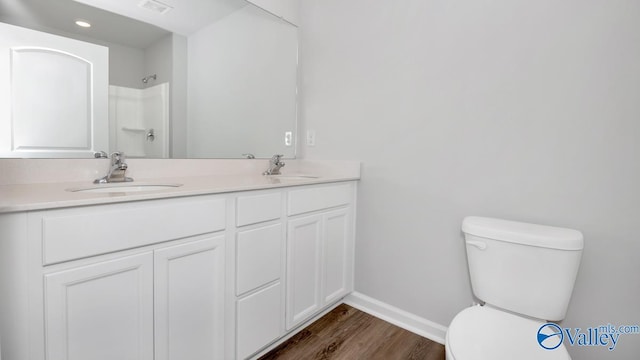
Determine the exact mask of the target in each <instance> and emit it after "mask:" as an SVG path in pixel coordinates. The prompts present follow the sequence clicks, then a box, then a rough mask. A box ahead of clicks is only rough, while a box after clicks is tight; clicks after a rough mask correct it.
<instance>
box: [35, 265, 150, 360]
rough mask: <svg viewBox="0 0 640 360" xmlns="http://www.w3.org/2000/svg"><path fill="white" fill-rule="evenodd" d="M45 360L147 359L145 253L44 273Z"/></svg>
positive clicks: (148, 358)
mask: <svg viewBox="0 0 640 360" xmlns="http://www.w3.org/2000/svg"><path fill="white" fill-rule="evenodd" d="M44 283H45V309H46V312H45V313H46V327H45V329H46V330H45V336H46V351H47V359H48V360H86V359H92V360H113V359H119V360H152V359H153V256H152V254H151V253H144V254H139V255H133V256H128V257H124V258H120V259H117V260H112V261H105V262H101V263H97V264H92V265H87V266H81V267H78V268H74V269H71V270H65V271H60V272H56V273H51V274H46V275H45V277H44Z"/></svg>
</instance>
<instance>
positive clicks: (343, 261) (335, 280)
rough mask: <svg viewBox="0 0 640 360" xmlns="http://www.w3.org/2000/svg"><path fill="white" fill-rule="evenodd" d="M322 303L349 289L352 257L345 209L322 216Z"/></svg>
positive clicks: (348, 217) (348, 224)
mask: <svg viewBox="0 0 640 360" xmlns="http://www.w3.org/2000/svg"><path fill="white" fill-rule="evenodd" d="M323 217H324V219H323V220H324V225H323V230H324V239H323V240H324V244H323V246H324V252H323V256H322V258H323V259H322V260H323V283H322V301H323V305H326V304H329V303H332V302H334V301H336V300H338V299H340V298H341V297H343V296H345V295H346V294H347V293H348V292H349V291H351V287H352V286H351V282H352V281H351V278H352V271H351V269H352V265H351V259H352V258H353V256H352V252H351V244H352V242H351V241H350V239H351V226H350V223H351V222H350V216H349V211H348V210H347V209H341V210H336V211H332V212H329V213H327V214H325V215H324V216H323Z"/></svg>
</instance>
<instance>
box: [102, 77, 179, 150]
mask: <svg viewBox="0 0 640 360" xmlns="http://www.w3.org/2000/svg"><path fill="white" fill-rule="evenodd" d="M151 79H153V80H156V75H155V74H153V75H149V76H147V77H145V78H144V79H143V80H142V82H143V83H144V82H148V81H149V80H151ZM169 93H170V92H169V83H168V82H164V83H161V84H157V85H153V86H149V87H146V88H143V89H137V88H129V87H123V86H115V85H111V86H109V126H110V136H109V140H110V144H109V148H113V149H118V150H119V151H122V152H124V153H125V154H127V157H129V158H145V157H152V158H167V157H169V101H170V99H169Z"/></svg>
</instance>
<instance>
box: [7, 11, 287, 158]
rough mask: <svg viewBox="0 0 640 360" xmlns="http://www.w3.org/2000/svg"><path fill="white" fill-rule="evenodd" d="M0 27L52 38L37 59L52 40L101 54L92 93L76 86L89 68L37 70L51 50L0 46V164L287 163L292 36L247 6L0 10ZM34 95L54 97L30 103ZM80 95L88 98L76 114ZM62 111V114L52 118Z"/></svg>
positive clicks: (86, 83) (85, 84)
mask: <svg viewBox="0 0 640 360" xmlns="http://www.w3.org/2000/svg"><path fill="white" fill-rule="evenodd" d="M185 4H186V5H185ZM91 5H93V6H91ZM163 6H165V7H166V8H162V7H163ZM98 7H100V8H102V9H99V8H98ZM103 9H104V10H103ZM107 10H109V11H107ZM116 13H118V14H121V15H118V14H116ZM123 15H127V16H123ZM76 20H84V21H86V22H89V23H90V24H91V27H89V28H82V27H79V26H77V25H76V24H75V21H76ZM141 20H142V21H141ZM0 22H2V23H4V24H0V25H3V26H8V25H7V24H11V25H15V26H19V27H22V28H27V29H32V30H37V31H38V32H44V33H48V34H53V35H55V37H56V38H55V39H53V40H48V39H44V40H41V41H42V44H44V45H39V46H36V48H39V49H44V48H49V45H50V44H51V43H53V42H56V41H57V39H73V41H76V40H79V41H80V42H82V43H91V44H95V45H98V46H96V47H95V49H91V51H93V52H95V53H96V55H95V56H98V57H100V56H102V55H100V54H101V50H100V49H103V48H108V50H106V51H108V55H106V56H107V57H108V69H106V72H105V73H104V78H105V80H104V84H102V83H101V82H100V81H99V80H100V79H99V78H98V79H97V80H96V79H92V78H87V79H85V75H84V74H87V73H88V74H92V75H91V76H93V74H94V73H97V72H98V71H97V70H96V69H97V68H98V66H97V65H95V63H90V65H86V64H85V65H86V66H85V65H77V66H76V65H69V67H70V68H74V69H75V68H77V70H69V71H76V73H65V72H63V71H58V68H55V67H51V66H54V65H51V66H49V65H47V66H40V64H43V63H47V64H49V63H50V62H52V63H56V61H58V60H55V59H54V60H51V61H50V60H48V59H49V58H53V57H54V56H52V54H51V51H49V52H48V53H47V54H46V56H45V55H43V54H41V53H39V54H38V55H37V57H35V56H33V54H32V53H30V52H26V51H22V52H20V51H17V50H15V49H19V48H20V46H15V45H11V44H9V45H7V44H4V47H2V46H3V44H2V40H0V50H1V51H2V53H0V54H9V53H11V56H12V57H7V58H6V59H0V76H6V77H8V78H10V79H13V80H12V81H13V82H12V83H11V85H6V86H5V88H0V111H2V112H0V132H2V133H5V135H6V136H3V135H2V134H0V157H39V158H50V157H88V156H93V153H94V151H99V150H104V151H106V152H112V151H116V150H119V151H123V152H125V153H126V154H127V156H129V157H144V158H167V157H170V158H243V157H256V158H270V157H271V156H272V155H273V154H276V153H279V154H284V155H285V157H288V158H293V157H295V149H296V138H297V66H298V64H297V61H298V43H297V42H298V38H297V28H296V26H295V25H292V24H290V23H288V22H287V21H285V20H283V19H282V18H279V17H277V16H274V15H272V14H270V13H268V12H266V11H264V10H262V9H260V8H258V7H257V6H255V5H253V4H251V3H249V2H246V1H244V0H181V1H177V0H176V1H173V0H166V1H162V2H158V1H155V0H147V1H142V2H141V1H131V0H0ZM152 24H154V25H152ZM0 31H2V33H3V35H5V34H8V33H11V32H10V31H6V29H5V28H2V29H0ZM3 37H4V36H3ZM54 40H55V41H54ZM78 43H79V42H78ZM74 44H76V43H74ZM74 46H75V45H74ZM6 49H10V50H11V51H5V50H6ZM67 53H68V51H67V50H65V51H61V52H60V54H67ZM60 54H58V53H56V54H55V55H56V56H57V55H60ZM92 54H93V53H92ZM2 56H4V55H2ZM91 56H93V55H91ZM77 58H81V59H85V58H89V55H87V57H85V55H82V56H77V57H73V60H74V61H76V60H77ZM16 59H17V60H20V61H16ZM12 61H13V63H12ZM12 64H14V65H12ZM15 64H19V65H20V67H17V66H15ZM74 64H75V63H74ZM11 66H14V68H11V69H10V70H9V69H7V68H8V67H11ZM65 66H66V65H65ZM82 66H85V67H82ZM3 67H4V69H3ZM65 69H66V68H65ZM87 69H88V70H87ZM65 71H66V70H65ZM16 74H17V75H19V76H17V75H16ZM65 74H73V75H65ZM76 74H81V75H76ZM3 82H4V79H3ZM7 83H8V82H7ZM76 83H77V84H80V85H73V84H76ZM25 84H29V86H30V87H29V88H25V86H26V85H25ZM34 84H37V85H34ZM46 84H50V85H48V87H49V88H50V89H48V90H49V91H52V92H53V94H54V95H56V94H60V95H59V96H58V97H55V96H46V95H42V94H47V93H46V92H45V90H47V85H46ZM51 84H53V85H51ZM1 86H2V85H0V87H1ZM91 86H93V87H94V88H91ZM25 89H26V90H25ZM49 94H51V93H49ZM70 94H71V95H70ZM86 94H91V95H92V96H98V97H99V98H98V99H97V100H95V99H94V100H93V101H96V102H91V101H89V102H88V103H89V105H87V103H82V101H81V99H83V98H84V97H86V96H88V95H86ZM45 99H46V100H48V102H47V101H44V100H45ZM69 100H73V101H74V105H73V106H74V107H72V108H71V109H72V110H73V111H71V110H69V108H67V107H64V108H63V109H62V110H60V111H58V110H59V108H61V107H63V106H62V105H61V104H62V103H64V104H63V105H64V106H67V104H66V102H68V101H69ZM100 101H102V103H103V105H100V104H102V103H101V102H100ZM33 104H38V106H33ZM2 108H5V110H6V111H4V110H2ZM78 109H79V110H78ZM56 111H58V112H60V113H61V114H63V115H61V116H57V117H54V118H47V116H49V115H50V114H52V113H55V112H56ZM16 114H17V115H16ZM18 115H20V116H18ZM73 119H76V120H75V121H76V122H70V121H72V120H73ZM87 119H89V120H87ZM100 119H102V120H100ZM98 120H100V121H102V122H100V123H98V122H97V121H98ZM67 121H69V122H70V123H65V122H67ZM78 139H80V140H81V141H79V140H78ZM52 144H55V146H54V145H52ZM73 144H80V145H77V146H76V145H73ZM96 144H97V145H96ZM52 148H55V150H54V151H52V150H51V149H52ZM20 149H22V150H23V151H18V150H20ZM78 149H79V150H78Z"/></svg>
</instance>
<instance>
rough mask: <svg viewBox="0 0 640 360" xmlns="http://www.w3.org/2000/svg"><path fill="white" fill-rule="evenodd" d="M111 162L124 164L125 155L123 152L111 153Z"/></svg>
mask: <svg viewBox="0 0 640 360" xmlns="http://www.w3.org/2000/svg"><path fill="white" fill-rule="evenodd" d="M111 161H112V162H113V163H114V164H115V163H120V162H124V153H123V152H121V151H115V152H113V153H111Z"/></svg>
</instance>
